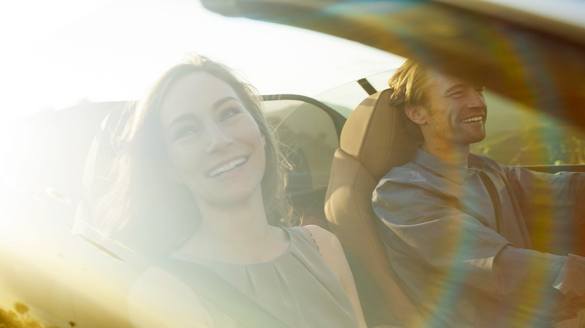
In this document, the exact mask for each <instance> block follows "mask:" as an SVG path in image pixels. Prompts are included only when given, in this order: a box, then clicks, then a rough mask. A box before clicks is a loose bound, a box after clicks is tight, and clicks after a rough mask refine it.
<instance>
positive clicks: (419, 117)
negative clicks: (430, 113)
mask: <svg viewBox="0 0 585 328" xmlns="http://www.w3.org/2000/svg"><path fill="white" fill-rule="evenodd" d="M404 113H405V114H406V117H408V119H410V120H411V121H412V122H414V124H416V125H425V124H427V111H426V110H425V109H424V108H423V107H422V106H406V108H404Z"/></svg>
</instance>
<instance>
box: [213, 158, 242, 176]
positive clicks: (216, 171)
mask: <svg viewBox="0 0 585 328" xmlns="http://www.w3.org/2000/svg"><path fill="white" fill-rule="evenodd" d="M247 160H248V159H247V158H246V157H238V158H236V159H234V160H232V161H229V162H227V163H225V164H222V165H221V166H219V167H217V168H215V169H213V170H211V172H209V173H208V174H207V176H209V177H212V178H213V177H216V176H219V175H221V174H224V173H226V172H228V171H231V170H233V169H235V168H236V167H239V166H242V165H243V164H244V163H246V161H247Z"/></svg>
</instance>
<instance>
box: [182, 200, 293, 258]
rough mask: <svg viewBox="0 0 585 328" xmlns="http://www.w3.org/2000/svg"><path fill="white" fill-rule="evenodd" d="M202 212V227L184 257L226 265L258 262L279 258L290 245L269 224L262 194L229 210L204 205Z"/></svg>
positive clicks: (230, 207) (184, 250)
mask: <svg viewBox="0 0 585 328" xmlns="http://www.w3.org/2000/svg"><path fill="white" fill-rule="evenodd" d="M199 209H200V212H201V224H200V226H199V228H198V229H197V231H196V232H195V234H194V235H193V237H192V238H191V239H190V240H189V241H188V242H187V243H186V244H185V245H184V247H183V248H182V249H181V250H180V252H181V253H182V254H187V255H188V256H194V257H198V258H212V259H216V260H217V259H219V260H221V261H226V262H254V261H257V262H259V261H263V260H267V259H271V258H273V257H275V256H277V255H278V254H280V253H278V252H282V251H284V249H286V247H287V245H288V240H287V237H286V234H285V233H284V232H283V231H282V230H281V229H278V228H275V227H273V226H271V225H269V224H268V220H267V218H266V212H265V209H264V203H263V200H262V195H261V193H260V192H258V193H257V194H256V195H253V196H252V197H250V198H249V199H247V200H244V201H242V202H241V203H239V204H235V205H232V206H229V207H226V206H215V205H209V204H205V205H203V206H201V205H200V208H199ZM275 252H276V253H278V254H275Z"/></svg>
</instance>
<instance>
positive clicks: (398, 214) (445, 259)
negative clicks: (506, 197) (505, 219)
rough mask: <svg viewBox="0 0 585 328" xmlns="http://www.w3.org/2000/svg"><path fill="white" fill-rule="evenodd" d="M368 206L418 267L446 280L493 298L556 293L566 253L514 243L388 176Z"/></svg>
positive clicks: (414, 188) (435, 199) (415, 188)
mask: <svg viewBox="0 0 585 328" xmlns="http://www.w3.org/2000/svg"><path fill="white" fill-rule="evenodd" d="M373 206H374V211H375V213H376V214H377V216H378V217H379V218H380V219H381V220H382V222H383V223H384V224H385V226H386V227H387V228H388V229H390V230H391V231H392V235H394V236H396V238H397V240H396V241H394V243H398V245H400V247H402V249H405V250H407V251H408V252H409V254H411V255H412V258H413V259H416V260H418V261H420V263H421V265H425V266H428V267H429V268H431V269H434V270H438V271H440V272H444V273H445V277H446V279H447V281H449V280H450V281H451V282H453V283H464V284H467V285H468V286H470V287H472V288H476V289H479V290H481V291H482V292H484V293H485V294H486V295H490V296H492V297H497V298H501V297H504V296H508V295H511V294H516V295H527V296H528V295H537V294H538V295H540V296H541V297H546V295H547V294H554V293H556V292H557V291H556V290H555V289H553V285H554V282H555V280H556V279H557V277H558V275H559V273H560V271H561V268H562V267H563V265H564V262H565V257H563V256H558V255H553V254H547V253H541V252H537V251H532V250H526V249H520V248H517V247H513V246H512V245H510V244H509V242H508V241H507V240H506V239H505V238H504V237H502V236H501V235H499V234H498V233H497V232H496V231H495V230H493V229H491V228H489V227H487V226H485V225H483V224H482V223H481V222H479V221H478V220H477V219H476V218H474V217H472V216H470V215H468V214H466V213H464V212H462V211H460V210H459V209H457V208H455V207H450V206H449V204H448V202H447V201H446V200H444V199H442V198H441V197H440V195H436V194H433V193H432V192H429V191H427V190H424V189H421V188H419V187H418V186H412V185H409V184H401V183H397V182H396V181H392V180H388V181H386V182H384V183H383V184H381V185H379V186H378V188H377V189H376V191H375V192H374V198H373ZM526 300H528V298H526ZM535 305H536V304H535Z"/></svg>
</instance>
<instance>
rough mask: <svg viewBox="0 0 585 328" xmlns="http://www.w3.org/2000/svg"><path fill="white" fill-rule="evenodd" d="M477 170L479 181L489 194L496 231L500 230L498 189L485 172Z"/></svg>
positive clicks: (500, 205) (500, 212)
mask: <svg viewBox="0 0 585 328" xmlns="http://www.w3.org/2000/svg"><path fill="white" fill-rule="evenodd" d="M477 172H478V173H479V177H480V179H481V182H483V185H484V186H485V188H486V189H487V192H488V194H489V195H490V198H491V201H492V205H493V206H494V212H495V216H496V231H497V232H500V225H501V222H502V203H501V202H500V197H499V196H498V190H497V189H496V186H495V185H494V183H493V181H492V179H490V177H489V176H488V175H487V174H486V173H485V172H483V171H481V170H478V171H477Z"/></svg>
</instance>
